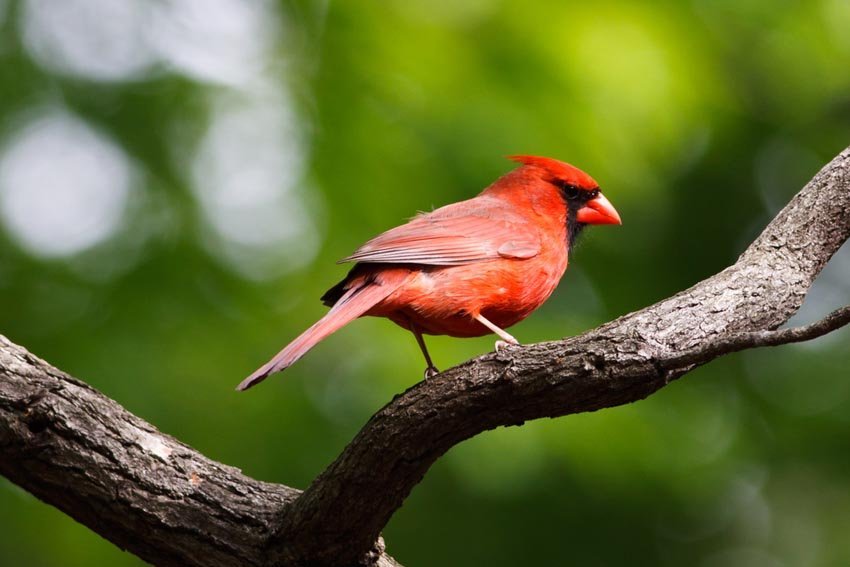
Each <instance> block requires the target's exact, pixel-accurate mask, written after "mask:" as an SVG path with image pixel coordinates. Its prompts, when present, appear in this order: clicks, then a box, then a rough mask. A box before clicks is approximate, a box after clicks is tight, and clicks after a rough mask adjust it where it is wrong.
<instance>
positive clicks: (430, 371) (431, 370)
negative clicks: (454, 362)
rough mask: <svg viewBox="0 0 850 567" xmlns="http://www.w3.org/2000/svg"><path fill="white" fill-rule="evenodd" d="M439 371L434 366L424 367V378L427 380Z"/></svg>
mask: <svg viewBox="0 0 850 567" xmlns="http://www.w3.org/2000/svg"><path fill="white" fill-rule="evenodd" d="M439 373H440V371H439V370H437V367H436V366H429V367H428V368H426V369H425V379H426V380H427V379H429V378H433V377H434V376H436V375H437V374H439Z"/></svg>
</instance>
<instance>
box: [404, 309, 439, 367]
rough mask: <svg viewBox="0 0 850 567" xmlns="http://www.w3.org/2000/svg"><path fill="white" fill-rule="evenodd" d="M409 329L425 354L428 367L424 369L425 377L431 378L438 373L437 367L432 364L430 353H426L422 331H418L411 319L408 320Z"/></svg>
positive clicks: (426, 348)
mask: <svg viewBox="0 0 850 567" xmlns="http://www.w3.org/2000/svg"><path fill="white" fill-rule="evenodd" d="M410 330H411V331H412V332H413V336H414V337H416V342H417V343H418V344H419V348H420V349H421V350H422V354H423V355H425V362H426V363H427V364H428V367H427V368H426V369H425V379H426V380H427V379H428V378H432V377H434V376H436V375H437V374H439V373H440V371H439V370H437V367H436V366H434V363H433V362H431V355H430V354H428V347H426V346H425V339H424V338H423V337H422V333H420V332H419V328H418V327H417V326H416V325H414V324H413V321H411V322H410Z"/></svg>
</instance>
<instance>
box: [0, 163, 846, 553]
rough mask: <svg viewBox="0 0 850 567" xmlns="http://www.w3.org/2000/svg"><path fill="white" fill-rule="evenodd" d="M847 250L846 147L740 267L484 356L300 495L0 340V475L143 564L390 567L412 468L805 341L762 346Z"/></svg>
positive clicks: (391, 409)
mask: <svg viewBox="0 0 850 567" xmlns="http://www.w3.org/2000/svg"><path fill="white" fill-rule="evenodd" d="M848 236H850V148H848V149H847V150H845V151H844V152H842V153H841V154H840V155H839V156H837V157H836V158H835V159H834V160H833V161H832V162H831V163H829V164H828V165H827V166H826V167H825V168H824V169H823V170H821V172H820V173H818V174H817V176H815V178H814V179H813V180H812V181H810V182H809V183H808V184H807V185H806V187H804V188H803V189H802V190H801V191H800V193H798V194H797V195H796V196H795V197H794V199H793V200H792V201H791V202H790V203H789V204H788V206H786V207H785V208H784V209H783V210H782V211H781V212H780V213H779V215H777V217H776V218H775V219H774V220H773V221H772V222H771V223H770V224H769V225H768V226H767V228H765V230H764V231H763V232H762V234H761V235H760V236H759V237H758V238H757V239H756V240H755V242H753V243H752V244H751V245H750V246H749V248H747V250H746V251H745V252H744V253H743V254H742V255H741V257H740V258H739V259H738V261H737V262H736V263H735V264H733V265H732V266H730V267H729V268H726V269H725V270H723V271H722V272H720V273H718V274H716V275H714V276H712V277H710V278H708V279H706V280H704V281H702V282H700V283H698V284H697V285H695V286H693V287H692V288H690V289H688V290H685V291H683V292H681V293H679V294H677V295H675V296H673V297H670V298H669V299H666V300H664V301H661V302H659V303H657V304H655V305H652V306H650V307H647V308H645V309H642V310H640V311H637V312H634V313H631V314H628V315H625V316H623V317H620V318H619V319H617V320H615V321H612V322H610V323H606V324H604V325H602V326H600V327H598V328H596V329H593V330H591V331H588V332H586V333H584V334H582V335H579V336H576V337H571V338H568V339H564V340H560V341H554V342H548V343H540V344H533V345H528V346H522V347H510V348H508V349H506V350H503V351H500V352H496V353H490V354H486V355H484V356H480V357H478V358H475V359H473V360H470V361H468V362H466V363H464V364H461V365H460V366H457V367H455V368H452V369H449V370H447V371H445V372H443V373H442V374H439V375H437V376H436V377H434V378H432V379H429V380H427V381H424V382H420V383H418V384H416V385H415V386H413V387H411V388H410V389H408V390H407V391H405V392H404V393H402V394H400V395H398V396H396V397H395V398H394V399H393V400H392V401H391V402H390V403H389V404H387V405H386V406H385V407H384V408H383V409H381V410H380V411H379V412H378V413H377V414H375V415H374V416H373V417H372V418H371V419H370V420H369V422H368V423H367V424H366V425H365V426H364V427H363V429H362V430H361V431H360V432H359V433H358V434H357V436H356V437H355V438H354V439H353V440H352V441H351V443H350V444H349V445H348V447H346V449H345V450H344V451H343V453H342V454H341V455H340V456H339V457H338V458H337V459H336V461H334V462H333V463H332V464H331V465H330V466H329V467H328V468H327V469H326V470H325V471H324V472H323V473H322V474H321V475H319V476H318V477H317V478H316V479H315V480H314V481H313V482H312V484H311V485H310V486H309V487H308V488H307V489H306V490H305V491H304V492H301V491H299V490H296V489H294V488H289V487H286V486H282V485H276V484H269V483H264V482H259V481H256V480H253V479H251V478H248V477H246V476H244V475H243V474H241V472H240V471H239V470H237V469H234V468H232V467H228V466H225V465H222V464H219V463H216V462H214V461H211V460H209V459H207V458H206V457H204V456H203V455H201V454H199V453H198V452H196V451H195V450H193V449H192V448H191V447H188V446H186V445H184V444H182V443H180V442H179V441H177V440H176V439H174V438H172V437H169V436H167V435H164V434H162V433H160V432H159V431H157V430H156V428H154V427H153V426H152V425H150V424H148V423H146V422H144V421H143V420H141V419H140V418H138V417H136V416H134V415H132V414H130V413H129V412H127V411H126V410H125V409H124V408H122V407H121V406H120V405H119V404H117V403H116V402H114V401H112V400H110V399H109V398H107V397H105V396H103V395H102V394H100V393H99V392H97V391H96V390H94V389H93V388H91V387H90V386H88V385H86V384H85V383H83V382H80V381H79V380H76V379H74V378H72V377H70V376H68V375H67V374H65V373H63V372H61V371H59V370H57V369H55V368H53V367H52V366H50V365H49V364H48V363H46V362H44V361H42V360H40V359H38V358H36V357H34V356H33V355H31V354H29V353H28V352H27V351H26V350H24V349H23V348H22V347H19V346H16V345H14V344H12V343H11V342H9V341H8V340H7V339H5V338H4V337H2V336H0V473H2V474H3V475H4V476H6V477H7V478H9V479H10V480H11V481H12V482H14V483H16V484H18V485H20V486H21V487H23V488H25V489H26V490H28V491H30V492H31V493H33V494H34V495H36V496H37V497H39V498H40V499H42V500H43V501H45V502H47V503H48V504H51V505H53V506H56V507H57V508H59V509H60V510H62V511H64V512H65V513H67V514H68V515H70V516H71V517H73V518H75V519H76V520H78V521H80V522H82V523H83V524H85V525H87V526H88V527H90V528H91V529H92V530H94V531H95V532H97V533H98V534H100V535H102V536H103V537H105V538H107V539H108V540H110V541H112V542H113V543H115V544H116V545H118V546H119V547H121V548H123V549H126V550H128V551H130V552H132V553H134V554H136V555H138V556H139V557H141V558H142V559H144V560H146V561H148V562H150V563H153V564H157V565H198V566H200V565H204V566H224V565H280V566H293V567H295V566H299V567H300V566H306V565H310V566H313V565H315V566H323V567H327V566H353V565H367V566H374V565H381V566H384V567H388V566H393V565H398V564H397V563H396V562H395V561H394V560H393V559H392V558H391V557H389V556H388V555H386V553H384V544H383V540H382V539H380V537H379V536H380V531H381V529H382V528H383V527H384V526H385V525H386V523H387V522H388V521H389V519H390V517H391V516H392V514H393V513H394V512H395V510H397V509H398V508H399V506H401V504H402V502H403V501H404V499H405V498H406V497H407V495H408V494H409V493H410V491H411V489H412V488H413V487H414V486H415V485H416V484H417V483H418V482H419V481H420V480H421V479H422V477H423V476H424V475H425V473H426V471H427V470H428V468H429V467H430V466H431V465H432V464H433V463H434V462H435V461H436V460H437V459H438V458H439V457H440V456H441V455H443V454H444V453H445V452H446V451H447V450H449V449H450V448H451V447H453V446H454V445H456V444H458V443H460V442H461V441H463V440H465V439H468V438H470V437H472V436H474V435H477V434H478V433H481V432H483V431H486V430H489V429H493V428H495V427H499V426H509V425H520V424H522V423H523V422H525V421H527V420H531V419H537V418H541V417H556V416H562V415H567V414H572V413H579V412H585V411H594V410H598V409H601V408H605V407H612V406H617V405H621V404H625V403H629V402H633V401H636V400H640V399H643V398H645V397H646V396H648V395H650V394H652V393H653V392H655V391H656V390H658V389H659V388H662V387H663V386H665V385H666V384H668V383H670V382H671V381H672V380H675V379H677V378H679V377H681V376H682V375H684V374H686V373H687V372H689V371H690V370H692V369H694V368H696V367H697V366H700V365H702V364H705V363H707V362H709V361H711V360H713V359H714V358H717V357H718V356H722V355H724V354H728V353H731V352H736V351H740V350H744V349H748V348H754V347H760V346H776V345H780V344H786V343H789V342H796V341H803V340H808V339H811V338H814V337H817V336H820V335H823V334H825V333H828V332H830V331H832V330H834V329H837V328H839V327H841V326H843V325H846V324H847V323H848V322H850V309H848V308H843V309H839V310H838V311H836V312H834V313H832V314H830V315H829V316H828V317H826V318H825V319H823V320H822V321H820V322H818V323H815V324H812V325H808V326H806V327H800V328H794V329H783V330H777V329H778V327H780V326H781V325H783V324H784V323H786V322H787V321H788V319H789V318H790V317H791V315H793V314H794V313H795V312H796V311H797V310H798V309H799V307H800V306H801V305H802V303H803V300H804V299H805V297H806V294H807V292H808V290H809V287H810V286H811V284H812V282H813V281H814V279H815V278H816V277H817V275H818V273H819V272H820V271H821V269H822V268H823V267H824V265H825V264H826V263H827V262H828V261H829V259H830V258H831V257H832V255H833V254H834V253H835V251H836V250H838V248H839V247H840V246H841V245H842V244H843V243H844V242H845V240H846V239H847V238H848Z"/></svg>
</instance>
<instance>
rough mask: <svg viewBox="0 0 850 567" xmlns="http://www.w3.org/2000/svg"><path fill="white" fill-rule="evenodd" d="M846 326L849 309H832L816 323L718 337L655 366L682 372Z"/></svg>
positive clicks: (667, 358)
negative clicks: (746, 352)
mask: <svg viewBox="0 0 850 567" xmlns="http://www.w3.org/2000/svg"><path fill="white" fill-rule="evenodd" d="M848 324H850V305H848V306H845V307H841V308H839V309H836V310H835V311H833V312H832V313H830V314H829V315H827V316H826V317H824V318H823V319H821V320H820V321H816V322H814V323H809V324H808V325H801V326H799V327H791V328H788V329H776V330H773V331H750V332H745V333H738V334H735V335H732V336H730V337H718V338H716V339H715V340H713V341H711V342H710V343H706V344H703V345H700V346H698V347H696V348H693V349H690V350H687V351H685V352H682V353H679V354H674V355H672V356H669V357H665V358H663V359H661V360H659V361H658V363H659V364H660V365H661V366H662V367H664V368H666V369H672V368H682V367H683V366H689V365H692V364H701V363H704V362H708V361H710V360H713V359H715V358H717V357H718V356H721V355H724V354H731V353H733V352H739V351H742V350H746V349H750V348H760V347H771V346H781V345H787V344H791V343H801V342H803V341H810V340H812V339H816V338H818V337H822V336H823V335H826V334H827V333H831V332H832V331H835V330H837V329H840V328H841V327H844V326H845V325H848Z"/></svg>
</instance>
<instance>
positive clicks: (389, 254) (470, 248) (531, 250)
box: [340, 197, 540, 266]
mask: <svg viewBox="0 0 850 567" xmlns="http://www.w3.org/2000/svg"><path fill="white" fill-rule="evenodd" d="M494 205H497V204H494V203H490V202H488V201H484V202H481V197H479V198H478V199H473V200H470V201H464V202H461V203H455V204H453V205H448V206H446V207H442V208H440V209H437V210H436V211H433V212H431V213H426V214H421V215H419V216H417V217H414V218H413V219H411V221H410V222H408V223H407V224H403V225H401V226H398V227H396V228H393V229H390V230H388V231H386V232H384V233H383V234H379V235H378V236H376V237H375V238H373V239H372V240H370V241H369V242H367V243H366V244H364V245H363V246H361V247H360V248H358V249H357V250H356V251H355V252H354V253H353V254H352V255H351V256H348V257H347V258H343V259H342V260H340V262H371V263H391V264H425V265H432V266H460V265H463V264H470V263H473V262H483V261H487V260H494V259H497V258H518V259H525V258H531V257H534V256H536V255H537V254H538V253H539V252H540V237H539V233H538V231H537V230H536V229H535V228H534V226H533V225H532V223H531V222H529V221H527V220H526V219H524V218H523V217H521V216H519V215H517V214H516V213H512V212H510V211H509V210H506V209H505V208H504V206H494Z"/></svg>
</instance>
